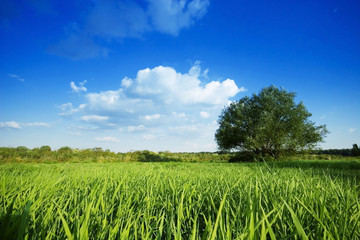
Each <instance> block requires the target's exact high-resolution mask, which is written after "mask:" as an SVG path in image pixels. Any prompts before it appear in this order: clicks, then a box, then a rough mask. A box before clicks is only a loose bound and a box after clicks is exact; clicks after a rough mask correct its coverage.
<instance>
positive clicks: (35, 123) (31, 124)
mask: <svg viewBox="0 0 360 240" xmlns="http://www.w3.org/2000/svg"><path fill="white" fill-rule="evenodd" d="M22 125H23V126H27V127H47V128H49V127H51V125H50V124H48V123H45V122H31V123H23V124H22Z"/></svg>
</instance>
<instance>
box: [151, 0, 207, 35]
mask: <svg viewBox="0 0 360 240" xmlns="http://www.w3.org/2000/svg"><path fill="white" fill-rule="evenodd" d="M148 1H149V9H148V13H149V15H150V18H151V22H152V25H153V26H154V28H155V29H156V30H158V31H160V32H163V33H169V34H172V35H177V34H178V33H179V31H180V30H181V29H182V28H187V27H190V26H191V25H193V24H194V22H195V20H197V19H200V18H202V17H203V16H204V15H205V13H206V11H207V7H208V6H209V1H208V0H192V1H184V0H181V1H178V0H148Z"/></svg>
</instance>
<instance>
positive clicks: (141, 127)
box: [128, 124, 146, 132]
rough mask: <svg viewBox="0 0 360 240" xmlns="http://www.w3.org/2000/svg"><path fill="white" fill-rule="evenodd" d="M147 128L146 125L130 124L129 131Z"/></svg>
mask: <svg viewBox="0 0 360 240" xmlns="http://www.w3.org/2000/svg"><path fill="white" fill-rule="evenodd" d="M144 130H146V127H145V126H144V125H142V124H141V125H139V126H128V132H140V131H144Z"/></svg>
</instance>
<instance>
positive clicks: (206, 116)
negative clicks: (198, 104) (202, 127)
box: [200, 111, 210, 118]
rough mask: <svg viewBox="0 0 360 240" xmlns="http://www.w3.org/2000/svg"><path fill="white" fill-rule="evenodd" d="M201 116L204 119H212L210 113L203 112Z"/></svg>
mask: <svg viewBox="0 0 360 240" xmlns="http://www.w3.org/2000/svg"><path fill="white" fill-rule="evenodd" d="M200 116H201V117H202V118H209V117H210V114H209V113H208V112H204V111H201V112H200Z"/></svg>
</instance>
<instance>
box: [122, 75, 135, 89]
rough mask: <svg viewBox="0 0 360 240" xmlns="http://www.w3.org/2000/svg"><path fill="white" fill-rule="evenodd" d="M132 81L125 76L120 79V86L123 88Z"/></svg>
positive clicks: (128, 85)
mask: <svg viewBox="0 0 360 240" xmlns="http://www.w3.org/2000/svg"><path fill="white" fill-rule="evenodd" d="M132 83H133V81H132V80H131V79H130V78H127V77H125V78H124V79H123V80H122V81H121V86H122V87H124V88H128V87H130V86H131V84H132Z"/></svg>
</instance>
